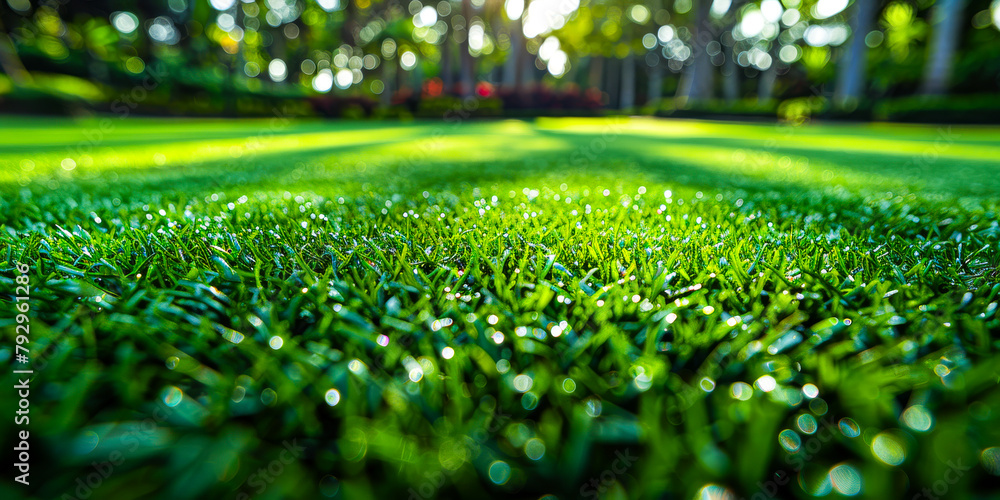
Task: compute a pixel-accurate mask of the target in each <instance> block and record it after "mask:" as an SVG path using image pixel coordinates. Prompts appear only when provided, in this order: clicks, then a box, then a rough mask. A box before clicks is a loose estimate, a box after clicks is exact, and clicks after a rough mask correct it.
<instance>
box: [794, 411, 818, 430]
mask: <svg viewBox="0 0 1000 500" xmlns="http://www.w3.org/2000/svg"><path fill="white" fill-rule="evenodd" d="M795 423H796V425H798V427H799V430H800V431H802V432H804V433H806V434H813V433H815V432H816V428H817V427H818V425H817V424H816V418H815V417H813V416H812V415H809V414H803V415H799V418H798V419H796V421H795Z"/></svg>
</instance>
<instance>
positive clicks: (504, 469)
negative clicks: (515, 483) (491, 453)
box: [488, 460, 510, 484]
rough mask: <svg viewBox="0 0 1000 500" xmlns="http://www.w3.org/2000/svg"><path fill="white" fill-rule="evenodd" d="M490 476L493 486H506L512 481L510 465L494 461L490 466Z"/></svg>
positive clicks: (501, 461)
mask: <svg viewBox="0 0 1000 500" xmlns="http://www.w3.org/2000/svg"><path fill="white" fill-rule="evenodd" d="M488 474H489V476H490V481H492V482H493V484H506V483H507V481H509V480H510V465H507V462H504V461H503V460H497V461H494V462H493V463H491V464H490V468H489V471H488Z"/></svg>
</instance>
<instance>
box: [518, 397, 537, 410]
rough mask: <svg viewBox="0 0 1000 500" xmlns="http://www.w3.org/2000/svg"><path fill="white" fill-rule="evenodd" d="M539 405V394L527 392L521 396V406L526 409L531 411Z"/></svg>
mask: <svg viewBox="0 0 1000 500" xmlns="http://www.w3.org/2000/svg"><path fill="white" fill-rule="evenodd" d="M537 406H538V395H536V394H535V393H533V392H526V393H524V395H523V396H521V407H522V408H524V409H525V410H528V411H531V410H534V409H535V407H537Z"/></svg>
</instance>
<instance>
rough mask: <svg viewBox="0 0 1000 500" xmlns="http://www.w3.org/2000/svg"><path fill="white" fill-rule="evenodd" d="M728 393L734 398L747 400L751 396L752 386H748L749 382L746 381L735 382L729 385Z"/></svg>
mask: <svg viewBox="0 0 1000 500" xmlns="http://www.w3.org/2000/svg"><path fill="white" fill-rule="evenodd" d="M729 393H730V394H731V395H732V396H733V398H734V399H738V400H740V401H747V400H749V399H750V398H751V397H753V387H750V384H748V383H746V382H735V383H733V385H732V386H730V387H729Z"/></svg>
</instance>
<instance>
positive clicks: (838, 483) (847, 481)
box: [830, 464, 861, 497]
mask: <svg viewBox="0 0 1000 500" xmlns="http://www.w3.org/2000/svg"><path fill="white" fill-rule="evenodd" d="M830 482H831V483H832V484H833V488H834V489H835V490H837V492H839V493H840V494H841V495H846V496H849V497H853V496H855V495H857V494H858V493H861V474H859V473H858V471H857V469H855V468H854V467H852V466H850V465H847V464H840V465H836V466H834V467H833V468H832V469H830Z"/></svg>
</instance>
